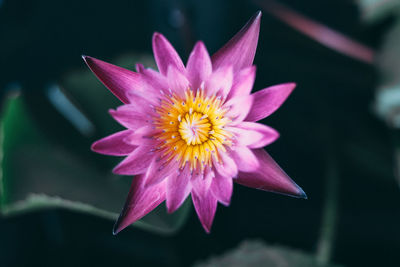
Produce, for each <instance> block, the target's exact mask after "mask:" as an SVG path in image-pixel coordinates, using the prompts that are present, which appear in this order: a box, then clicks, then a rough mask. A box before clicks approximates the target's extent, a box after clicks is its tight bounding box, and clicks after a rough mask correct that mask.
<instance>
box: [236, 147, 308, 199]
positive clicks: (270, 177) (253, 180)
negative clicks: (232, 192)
mask: <svg viewBox="0 0 400 267" xmlns="http://www.w3.org/2000/svg"><path fill="white" fill-rule="evenodd" d="M253 152H254V154H255V155H256V157H257V158H258V160H259V162H260V167H259V168H258V170H256V171H254V172H240V173H239V177H238V178H237V179H235V181H236V182H237V183H238V184H241V185H244V186H248V187H253V188H256V189H261V190H265V191H271V192H275V193H280V194H284V195H289V196H294V197H299V198H307V196H306V194H305V193H304V191H303V190H302V189H301V188H300V187H299V186H298V185H297V184H296V183H295V182H293V181H292V179H290V178H289V176H287V174H286V173H285V172H284V171H283V170H282V169H281V168H280V167H279V166H278V164H277V163H276V162H275V161H274V160H273V159H272V158H271V156H270V155H268V153H267V152H265V151H264V150H263V149H255V150H253Z"/></svg>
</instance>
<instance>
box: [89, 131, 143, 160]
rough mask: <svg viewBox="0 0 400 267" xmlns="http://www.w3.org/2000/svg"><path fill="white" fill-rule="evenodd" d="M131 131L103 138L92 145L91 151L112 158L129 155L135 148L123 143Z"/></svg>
mask: <svg viewBox="0 0 400 267" xmlns="http://www.w3.org/2000/svg"><path fill="white" fill-rule="evenodd" d="M132 133H133V131H131V130H125V131H121V132H117V133H115V134H112V135H110V136H107V137H104V138H103V139H100V140H98V141H96V142H94V143H93V144H92V147H91V149H92V150H93V151H94V152H97V153H100V154H104V155H112V156H125V155H128V154H129V153H131V152H132V151H133V150H134V149H135V148H136V146H135V145H132V144H129V143H127V142H125V141H124V139H125V138H126V137H128V136H129V135H131V134H132Z"/></svg>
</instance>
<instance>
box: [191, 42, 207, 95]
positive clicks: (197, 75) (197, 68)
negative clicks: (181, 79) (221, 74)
mask: <svg viewBox="0 0 400 267" xmlns="http://www.w3.org/2000/svg"><path fill="white" fill-rule="evenodd" d="M186 71H187V76H188V79H189V81H190V85H191V87H192V89H198V88H199V87H200V84H201V83H202V82H203V81H206V80H207V78H208V76H210V74H211V72H212V66H211V59H210V56H209V55H208V52H207V49H206V47H205V45H204V43H203V42H201V41H200V42H197V43H196V45H195V46H194V48H193V51H192V53H191V54H190V56H189V60H188V63H187V66H186Z"/></svg>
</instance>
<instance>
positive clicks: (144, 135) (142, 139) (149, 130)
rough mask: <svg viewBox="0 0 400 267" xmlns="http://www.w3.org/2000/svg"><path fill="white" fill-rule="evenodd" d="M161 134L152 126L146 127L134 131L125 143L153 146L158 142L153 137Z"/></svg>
mask: <svg viewBox="0 0 400 267" xmlns="http://www.w3.org/2000/svg"><path fill="white" fill-rule="evenodd" d="M159 132H160V131H159V130H156V129H154V128H153V127H152V126H150V125H146V126H143V127H141V128H139V129H137V130H135V131H134V132H133V131H132V132H131V134H130V135H129V136H127V137H126V138H125V139H124V141H125V142H126V143H129V144H131V145H136V146H140V145H152V144H154V143H155V142H156V141H155V140H154V138H153V136H154V135H155V134H157V133H159Z"/></svg>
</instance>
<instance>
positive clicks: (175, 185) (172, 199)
mask: <svg viewBox="0 0 400 267" xmlns="http://www.w3.org/2000/svg"><path fill="white" fill-rule="evenodd" d="M190 177H191V175H190V169H189V167H188V165H186V167H185V168H184V170H183V171H181V172H180V173H179V174H172V175H171V176H169V177H168V178H167V189H166V191H167V197H166V198H167V200H166V204H167V209H168V212H169V213H172V212H174V211H176V210H177V209H178V208H179V207H180V206H181V205H182V203H183V201H185V199H186V198H187V196H188V195H189V193H190V190H191V188H192V187H191V183H190Z"/></svg>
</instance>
